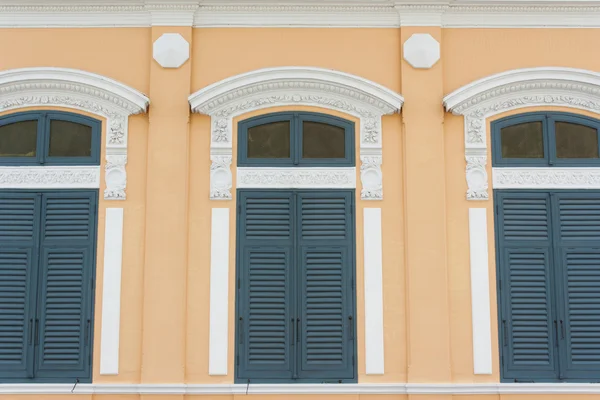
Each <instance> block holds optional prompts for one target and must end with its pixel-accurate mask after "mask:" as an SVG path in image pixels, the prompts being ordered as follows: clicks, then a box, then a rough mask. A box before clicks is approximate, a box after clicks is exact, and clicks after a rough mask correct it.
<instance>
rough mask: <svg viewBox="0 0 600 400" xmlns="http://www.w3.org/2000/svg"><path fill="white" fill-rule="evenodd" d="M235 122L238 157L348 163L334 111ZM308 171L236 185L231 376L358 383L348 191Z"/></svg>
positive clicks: (344, 129)
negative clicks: (322, 184) (272, 183)
mask: <svg viewBox="0 0 600 400" xmlns="http://www.w3.org/2000/svg"><path fill="white" fill-rule="evenodd" d="M239 127H240V129H239V145H238V157H239V158H238V165H240V166H253V167H275V168H265V169H275V170H278V172H281V174H283V175H286V174H288V173H289V172H290V171H292V170H293V169H294V168H293V167H320V168H303V170H310V169H317V170H321V171H326V170H328V169H330V168H327V167H340V166H341V167H352V166H354V163H355V161H354V124H353V123H351V122H349V121H346V120H343V119H340V118H336V117H331V116H328V115H324V114H313V113H300V112H298V113H295V112H288V113H277V114H270V115H265V116H260V117H256V118H251V119H248V120H245V121H243V122H241V123H240V125H239ZM287 167H291V168H287ZM286 168H287V171H282V170H284V169H286ZM256 169H260V168H256ZM331 169H337V168H331ZM351 169H353V168H351ZM295 171H300V169H296V170H295ZM352 173H354V171H352ZM321 179H323V178H322V177H321V176H317V177H316V180H321ZM306 180H307V179H305V177H301V178H300V179H298V181H297V182H295V183H298V182H299V185H297V186H290V185H289V180H285V179H284V180H282V181H281V185H280V186H279V187H277V188H264V189H260V188H259V189H257V188H238V191H237V201H238V215H237V242H236V249H237V262H236V264H237V279H238V286H237V293H236V299H237V302H236V303H237V306H236V310H237V311H236V312H237V318H236V320H237V322H238V324H237V327H236V338H237V339H238V340H237V341H236V359H237V362H236V375H235V380H236V382H239V383H284V382H293V383H314V382H323V383H356V379H357V371H356V343H355V340H354V337H355V331H356V325H355V318H354V315H356V313H355V309H356V305H355V303H356V301H355V297H356V296H355V284H354V282H355V275H356V268H355V254H356V251H355V249H356V239H355V229H356V228H355V218H354V198H355V193H354V189H353V188H339V189H332V188H326V189H314V188H310V187H308V188H307V187H302V183H305V182H306Z"/></svg>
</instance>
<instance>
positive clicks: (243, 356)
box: [236, 192, 295, 381]
mask: <svg viewBox="0 0 600 400" xmlns="http://www.w3.org/2000/svg"><path fill="white" fill-rule="evenodd" d="M239 202H240V207H241V213H240V215H239V216H238V218H239V221H238V226H239V232H238V234H239V241H238V246H239V249H238V277H241V278H242V282H243V284H241V285H239V287H238V296H237V298H238V321H237V322H238V326H237V329H236V333H237V345H236V346H237V357H238V361H239V365H238V368H237V378H238V379H239V380H242V381H246V380H248V379H250V381H252V380H253V379H261V380H262V381H265V380H267V381H268V380H269V379H291V378H292V375H293V365H294V357H293V346H295V343H292V334H293V331H292V321H291V318H292V313H291V307H292V301H291V300H292V288H291V286H290V285H291V282H290V281H291V271H292V259H293V257H292V255H293V220H292V210H293V200H292V196H291V193H289V192H241V193H240V196H239Z"/></svg>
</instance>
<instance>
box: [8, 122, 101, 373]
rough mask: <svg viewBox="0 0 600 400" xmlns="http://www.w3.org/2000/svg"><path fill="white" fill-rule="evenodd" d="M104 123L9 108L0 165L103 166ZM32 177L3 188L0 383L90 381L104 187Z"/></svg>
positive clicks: (69, 171) (69, 169)
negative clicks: (65, 185) (99, 218)
mask: <svg viewBox="0 0 600 400" xmlns="http://www.w3.org/2000/svg"><path fill="white" fill-rule="evenodd" d="M100 127H101V123H100V121H98V120H95V119H92V118H88V117H85V116H81V115H76V114H71V113H66V112H57V111H35V112H22V113H15V114H10V115H6V116H2V117H0V166H1V167H2V168H3V169H5V170H17V169H22V170H25V171H34V170H50V171H52V170H64V172H63V173H64V174H65V175H72V174H75V172H74V171H76V170H77V169H81V168H80V167H82V166H90V165H95V166H94V167H91V168H94V169H99V165H100ZM65 165H68V166H69V167H66V168H65V167H62V168H61V167H60V166H65ZM96 166H98V167H96ZM13 167H19V168H13ZM87 168H90V167H85V169H87ZM23 174H24V175H27V174H32V175H34V174H35V173H32V172H24V173H23ZM49 176H50V178H48V177H49ZM40 177H41V178H40ZM75 181H76V180H75ZM30 183H35V185H34V184H30V186H28V187H17V188H15V187H8V188H7V187H3V188H0V310H2V312H0V382H12V383H22V382H25V383H33V382H52V383H72V382H75V381H81V382H90V381H91V377H92V348H93V346H92V343H93V328H94V327H93V321H94V317H93V309H94V281H95V267H96V233H97V214H98V189H90V188H86V189H82V188H68V189H65V188H60V187H56V186H52V185H53V183H55V182H54V181H53V179H52V176H51V175H38V178H37V179H35V180H32V181H31V182H30ZM37 185H47V186H46V187H42V188H40V187H39V186H37ZM6 310H9V311H6Z"/></svg>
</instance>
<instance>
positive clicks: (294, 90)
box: [188, 67, 404, 200]
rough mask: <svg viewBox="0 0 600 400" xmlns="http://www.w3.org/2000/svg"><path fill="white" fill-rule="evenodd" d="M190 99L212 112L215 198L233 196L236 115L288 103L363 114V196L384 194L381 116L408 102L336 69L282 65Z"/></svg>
mask: <svg viewBox="0 0 600 400" xmlns="http://www.w3.org/2000/svg"><path fill="white" fill-rule="evenodd" d="M188 100H189V102H190V105H191V107H192V111H193V112H197V113H201V114H206V115H210V116H211V126H212V132H211V147H210V158H211V161H212V165H211V179H210V198H211V199H213V200H231V199H232V195H231V190H232V184H233V183H232V182H233V179H232V174H231V169H230V166H231V161H232V154H233V141H232V137H231V135H232V132H233V127H232V125H233V118H234V117H236V116H239V115H242V114H245V113H248V112H251V111H255V110H260V109H265V108H271V107H278V106H286V105H287V106H289V105H292V106H315V107H321V108H327V109H331V110H337V111H341V112H344V113H347V114H350V115H353V116H355V117H357V118H359V119H360V127H359V129H360V149H359V156H360V159H361V162H362V165H361V167H360V170H361V183H362V189H361V198H362V199H363V200H382V199H383V177H382V174H381V163H382V153H383V152H382V143H383V142H382V133H381V117H382V116H383V115H385V114H392V113H396V112H400V109H401V107H402V104H403V102H404V99H403V98H402V96H400V95H399V94H397V93H395V92H393V91H392V90H390V89H388V88H386V87H384V86H381V85H379V84H377V83H375V82H372V81H369V80H367V79H364V78H361V77H359V76H355V75H350V74H347V73H344V72H340V71H335V70H331V69H323V68H314V67H278V68H265V69H260V70H255V71H251V72H246V73H243V74H240V75H236V76H232V77H229V78H226V79H223V80H222V81H219V82H216V83H213V84H211V85H209V86H206V87H204V88H202V89H200V90H198V91H197V92H195V93H193V94H192V95H190V96H189V99H188ZM284 169H285V168H282V169H281V171H283V170H284Z"/></svg>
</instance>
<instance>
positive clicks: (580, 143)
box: [555, 122, 598, 158]
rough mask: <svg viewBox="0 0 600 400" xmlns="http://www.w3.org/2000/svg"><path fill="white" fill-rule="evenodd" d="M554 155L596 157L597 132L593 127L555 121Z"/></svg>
mask: <svg viewBox="0 0 600 400" xmlns="http://www.w3.org/2000/svg"><path fill="white" fill-rule="evenodd" d="M555 128H556V129H555V132H556V157H558V158H598V132H597V131H596V129H594V128H590V127H589V126H585V125H578V124H572V123H569V122H557V123H556V125H555Z"/></svg>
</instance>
